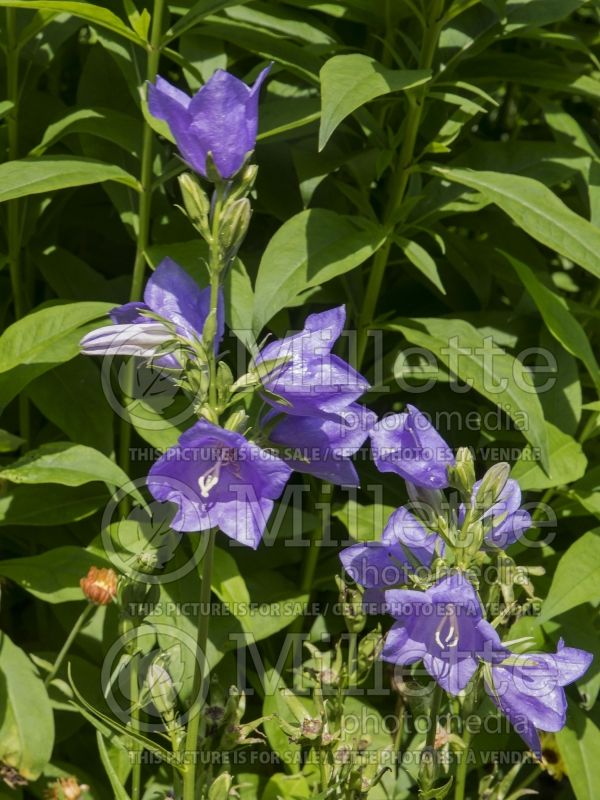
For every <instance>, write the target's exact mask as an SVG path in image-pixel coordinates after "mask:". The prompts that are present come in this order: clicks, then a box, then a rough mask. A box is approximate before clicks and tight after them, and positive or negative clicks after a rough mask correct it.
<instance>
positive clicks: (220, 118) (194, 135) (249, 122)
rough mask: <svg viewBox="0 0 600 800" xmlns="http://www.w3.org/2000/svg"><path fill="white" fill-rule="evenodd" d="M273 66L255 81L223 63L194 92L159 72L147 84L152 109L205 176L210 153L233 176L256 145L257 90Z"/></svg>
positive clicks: (223, 172) (227, 175) (222, 172)
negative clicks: (243, 78)
mask: <svg viewBox="0 0 600 800" xmlns="http://www.w3.org/2000/svg"><path fill="white" fill-rule="evenodd" d="M270 69H271V67H270V66H268V67H266V68H265V69H263V71H262V72H261V73H260V75H259V76H258V78H257V79H256V81H255V82H254V85H253V86H247V85H246V84H245V83H244V82H243V81H241V80H239V78H236V77H235V76H234V75H231V74H230V73H229V72H225V71H224V70H222V69H218V70H217V71H216V72H215V73H214V74H213V75H212V76H211V78H210V80H209V81H207V82H206V83H205V84H204V86H202V87H201V88H200V89H199V90H198V91H197V92H196V94H195V95H194V96H193V97H190V96H189V95H187V94H186V93H185V92H182V91H181V90H180V89H177V88H176V87H175V86H172V85H171V84H170V83H169V82H168V81H166V80H165V79H164V78H161V77H158V78H157V79H156V83H155V84H152V83H151V84H149V85H148V109H149V111H150V113H151V114H152V116H154V117H156V118H157V119H161V120H164V121H165V122H166V123H167V124H168V126H169V128H170V130H171V133H172V134H173V138H174V139H175V142H176V144H177V147H178V148H179V151H180V153H181V155H182V156H183V159H184V161H186V162H187V163H188V164H189V166H190V167H191V168H192V169H193V170H195V171H196V172H199V173H200V174H201V175H204V177H206V157H207V155H208V153H210V154H211V156H212V159H213V162H214V164H215V166H216V168H217V169H218V171H219V174H220V175H221V177H222V178H225V179H228V178H232V177H233V176H234V175H235V174H236V172H238V170H239V169H240V168H241V167H242V165H243V164H244V161H245V160H246V157H247V156H248V154H249V153H251V152H252V150H254V147H255V145H256V134H257V131H258V96H259V93H260V87H261V86H262V84H263V81H264V80H265V78H266V77H267V75H268V73H269V70H270Z"/></svg>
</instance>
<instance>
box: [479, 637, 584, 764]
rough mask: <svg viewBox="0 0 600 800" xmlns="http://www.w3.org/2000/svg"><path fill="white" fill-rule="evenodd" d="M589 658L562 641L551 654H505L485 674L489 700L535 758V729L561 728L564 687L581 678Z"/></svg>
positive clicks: (538, 748)
mask: <svg viewBox="0 0 600 800" xmlns="http://www.w3.org/2000/svg"><path fill="white" fill-rule="evenodd" d="M592 658H593V656H592V654H591V653H588V652H586V651H585V650H578V649H577V648H575V647H565V646H564V642H563V640H562V639H561V640H560V641H559V643H558V648H557V650H556V653H554V654H552V653H524V654H522V655H514V654H509V653H508V652H506V658H505V659H504V660H503V661H500V663H496V664H494V665H492V667H491V670H490V671H487V673H484V674H486V680H485V688H486V691H487V693H488V694H489V696H490V698H491V699H492V701H493V702H494V703H495V704H496V705H497V706H498V708H499V709H500V710H501V711H502V713H503V714H504V715H505V716H506V717H507V718H508V720H509V721H510V723H511V724H512V726H513V727H514V729H515V730H516V731H517V733H518V734H519V736H521V738H522V739H523V740H524V741H525V742H526V743H527V745H528V746H529V747H530V748H531V750H532V751H533V752H534V753H535V755H536V756H537V757H538V758H541V757H542V748H541V745H540V737H539V735H538V729H539V730H542V731H547V732H549V733H555V732H556V731H559V730H560V729H561V728H562V727H563V726H564V724H565V721H566V716H567V699H566V697H565V690H564V688H563V687H564V686H567V685H568V684H569V683H573V681H576V680H578V679H579V678H581V676H582V675H583V674H584V673H585V672H586V670H587V669H588V667H589V666H590V664H591V662H592ZM490 674H491V680H490Z"/></svg>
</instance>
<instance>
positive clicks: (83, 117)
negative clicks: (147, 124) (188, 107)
mask: <svg viewBox="0 0 600 800" xmlns="http://www.w3.org/2000/svg"><path fill="white" fill-rule="evenodd" d="M72 133H88V134H91V135H93V136H99V137H100V138H102V139H107V140H108V141H109V142H114V143H115V144H118V145H119V146H120V147H122V148H123V149H124V150H126V151H127V152H129V153H132V154H133V155H136V154H137V153H138V150H139V147H140V142H141V138H142V126H141V122H140V120H139V119H138V118H137V117H133V116H131V114H123V113H122V112H120V111H115V110H114V109H111V108H78V109H77V111H73V112H72V113H71V114H66V115H63V116H61V117H60V119H58V120H57V121H56V122H53V123H52V124H51V125H48V127H47V128H46V130H45V132H44V136H43V137H42V141H41V142H40V143H39V144H38V145H37V146H36V147H34V148H33V150H31V151H30V153H29V155H30V156H32V157H33V156H40V155H42V153H44V152H45V151H46V150H47V149H48V148H49V147H52V145H53V144H56V142H59V141H61V139H62V138H63V137H64V136H67V135H68V134H72Z"/></svg>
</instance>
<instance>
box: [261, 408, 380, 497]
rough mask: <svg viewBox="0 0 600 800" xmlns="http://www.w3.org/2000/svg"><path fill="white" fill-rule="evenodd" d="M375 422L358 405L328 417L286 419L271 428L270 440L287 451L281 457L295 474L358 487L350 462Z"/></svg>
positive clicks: (372, 416)
mask: <svg viewBox="0 0 600 800" xmlns="http://www.w3.org/2000/svg"><path fill="white" fill-rule="evenodd" d="M273 413H275V412H273ZM269 416H270V415H267V419H268V418H269ZM376 419H377V417H376V415H375V414H373V412H372V411H369V410H368V409H367V408H365V407H364V406H361V405H358V404H357V403H353V404H352V405H351V406H349V407H348V408H347V409H345V410H343V411H341V412H339V413H338V414H331V415H329V416H327V417H299V416H288V415H285V416H283V417H282V419H281V420H279V421H278V422H277V424H276V425H275V426H274V427H273V429H272V430H271V432H270V434H269V438H270V440H271V441H272V442H273V443H274V444H277V445H280V446H282V447H285V448H286V451H285V452H284V453H282V454H281V455H282V457H284V458H285V460H286V461H287V462H288V463H289V464H290V466H292V468H293V469H295V470H297V471H298V472H307V473H308V474H310V475H315V476H316V477H318V478H321V479H322V480H326V481H329V482H330V483H335V484H339V485H341V486H358V485H359V479H358V475H357V473H356V470H355V468H354V466H353V464H352V462H351V460H350V459H351V457H352V456H353V455H354V453H356V451H357V450H358V449H359V448H360V447H361V446H362V444H363V443H364V441H365V439H366V438H367V436H368V434H369V430H370V428H371V427H372V425H373V424H374V423H375V421H376Z"/></svg>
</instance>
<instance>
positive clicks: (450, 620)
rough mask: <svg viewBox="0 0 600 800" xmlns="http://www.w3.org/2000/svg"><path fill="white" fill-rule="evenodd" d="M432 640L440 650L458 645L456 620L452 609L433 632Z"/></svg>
mask: <svg viewBox="0 0 600 800" xmlns="http://www.w3.org/2000/svg"><path fill="white" fill-rule="evenodd" d="M433 638H434V639H435V642H436V644H437V646H438V647H439V648H440V650H446V649H448V648H450V647H456V645H457V644H458V620H457V619H456V612H455V610H454V609H453V608H452V609H451V610H449V612H448V613H447V614H445V615H444V617H443V619H442V620H441V622H440V623H439V625H438V626H437V628H436V630H435V634H434V637H433Z"/></svg>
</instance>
